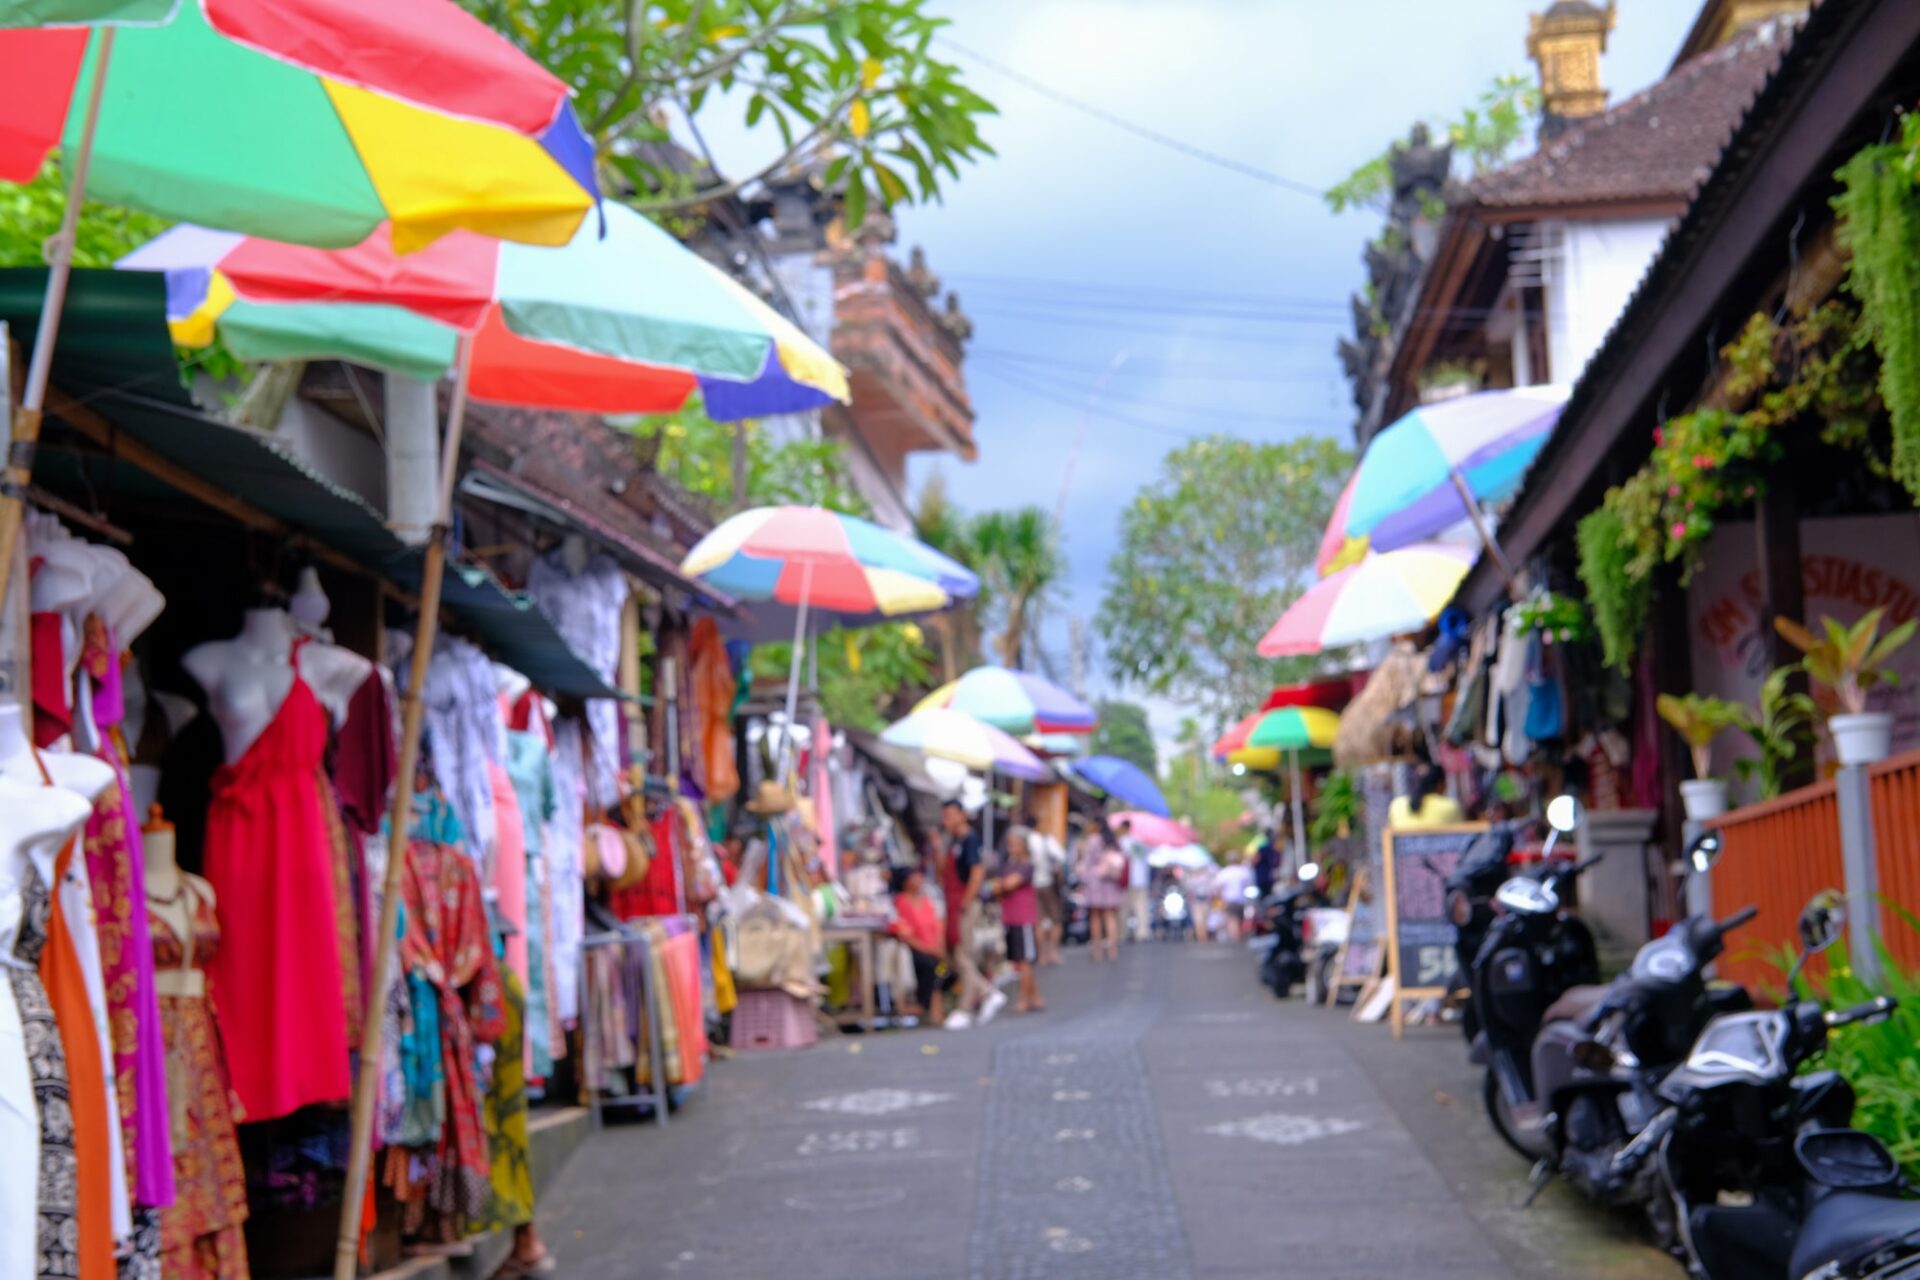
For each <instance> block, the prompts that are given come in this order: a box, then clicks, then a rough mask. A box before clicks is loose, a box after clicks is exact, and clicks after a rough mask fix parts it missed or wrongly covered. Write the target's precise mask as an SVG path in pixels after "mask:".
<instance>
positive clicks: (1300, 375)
mask: <svg viewBox="0 0 1920 1280" xmlns="http://www.w3.org/2000/svg"><path fill="white" fill-rule="evenodd" d="M980 357H985V358H987V359H990V360H994V361H1010V362H1012V363H1014V364H1022V365H1033V366H1035V367H1036V368H1040V369H1049V370H1058V371H1059V372H1062V373H1078V374H1085V375H1087V376H1088V377H1097V376H1099V375H1100V374H1102V373H1105V372H1106V371H1107V370H1106V366H1104V365H1097V364H1081V363H1078V362H1076V361H1072V360H1056V359H1054V358H1053V357H1051V356H1040V355H1034V354H1032V353H1031V352H1027V351H1014V350H1011V349H1010V348H1006V347H980V346H969V347H968V348H967V358H968V359H970V360H971V359H976V358H980ZM1136 363H1138V364H1147V365H1152V364H1155V363H1158V364H1159V365H1161V366H1162V367H1160V368H1152V367H1148V368H1134V367H1132V366H1133V365H1135V364H1136ZM1323 363H1324V362H1323ZM1113 375H1114V376H1115V377H1123V378H1154V379H1160V380H1165V381H1169V382H1180V381H1191V380H1197V379H1204V380H1206V381H1208V382H1254V383H1270V384H1281V383H1294V384H1297V383H1301V382H1321V381H1324V380H1326V379H1327V378H1329V377H1332V376H1333V373H1332V371H1331V370H1322V371H1320V372H1318V373H1308V372H1306V371H1304V370H1302V371H1299V372H1296V373H1292V374H1288V373H1282V372H1271V373H1257V372H1250V371H1249V369H1248V366H1247V365H1245V364H1227V363H1218V364H1216V363H1200V362H1196V361H1190V360H1171V361H1158V362H1154V361H1139V360H1136V359H1134V358H1133V357H1131V356H1130V357H1129V358H1128V362H1127V366H1126V367H1124V368H1120V369H1115V370H1113Z"/></svg>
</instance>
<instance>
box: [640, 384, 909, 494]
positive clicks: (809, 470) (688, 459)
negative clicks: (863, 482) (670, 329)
mask: <svg viewBox="0 0 1920 1280" xmlns="http://www.w3.org/2000/svg"><path fill="white" fill-rule="evenodd" d="M740 429H743V430H744V431H745V432H746V438H747V504H748V505H749V506H765V505H768V504H772V503H783V502H793V503H800V504H802V505H811V506H819V507H830V508H832V509H833V510H835V511H845V512H847V513H848V514H850V515H859V516H864V515H869V514H871V510H870V508H869V507H868V505H867V500H866V498H865V497H864V496H862V495H861V493H860V491H859V489H857V488H855V487H854V483H853V474H852V472H851V471H850V470H849V469H848V467H847V461H846V455H845V453H844V452H843V451H842V447H841V445H840V443H839V442H838V441H836V440H825V439H821V440H816V439H813V438H811V437H809V436H791V437H784V438H778V439H776V438H775V437H774V435H773V434H772V433H770V432H769V431H767V430H766V428H765V427H764V426H762V425H761V424H760V423H758V422H747V423H744V424H735V423H731V422H715V421H714V420H713V419H712V418H709V417H708V416H707V415H706V413H705V411H704V410H702V409H700V408H698V407H697V406H689V407H687V408H685V409H681V410H680V411H679V412H677V413H666V414H651V415H648V416H647V417H644V418H636V419H634V420H633V421H632V423H631V424H630V425H629V430H630V431H631V432H632V433H633V436H634V438H635V440H636V441H638V442H639V443H640V445H641V447H642V448H645V449H648V450H651V451H652V455H653V469H654V471H655V472H656V473H658V474H659V475H660V476H662V477H664V478H665V479H667V480H671V481H672V482H673V483H674V484H676V485H678V486H680V488H681V489H683V490H685V491H686V492H688V493H690V494H693V495H694V496H695V497H698V498H701V499H703V500H705V501H706V502H707V503H708V504H709V505H711V506H712V507H713V508H714V509H716V510H726V509H728V508H730V507H732V505H733V442H734V433H735V431H736V430H740Z"/></svg>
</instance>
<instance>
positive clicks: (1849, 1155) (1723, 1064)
mask: <svg viewBox="0 0 1920 1280" xmlns="http://www.w3.org/2000/svg"><path fill="white" fill-rule="evenodd" d="M1839 904H1840V895H1839V894H1837V893H1835V892H1833V891H1832V890H1828V891H1826V892H1825V893H1822V894H1818V895H1816V896H1815V897H1814V899H1813V901H1811V902H1810V903H1808V904H1807V909H1806V911H1805V912H1803V913H1802V914H1801V917H1800V935H1801V939H1802V944H1803V950H1802V952H1801V955H1800V957H1799V959H1798V960H1797V961H1796V963H1795V965H1794V969H1793V973H1792V974H1791V975H1789V978H1788V989H1789V990H1794V989H1795V988H1794V981H1795V979H1797V977H1798V975H1799V971H1800V969H1801V967H1802V966H1803V965H1804V964H1805V963H1806V960H1807V958H1808V957H1809V956H1811V955H1813V954H1815V953H1818V952H1820V951H1823V950H1825V949H1826V948H1827V947H1830V946H1832V945H1833V943H1834V942H1835V941H1836V940H1837V939H1838V938H1839V936H1840V933H1841V930H1842V928H1843V925H1844V916H1843V912H1842V911H1841V908H1840V905H1839ZM1894 1008H1895V1004H1894V1002H1893V1001H1892V1000H1890V999H1887V998H1885V997H1881V998H1879V999H1876V1000H1871V1001H1868V1002H1867V1003H1865V1004H1862V1005H1858V1006H1856V1007H1854V1008H1851V1009H1846V1010H1842V1011H1838V1012H1831V1013H1830V1012H1828V1011H1827V1010H1825V1009H1824V1008H1822V1007H1821V1005H1820V1004H1819V1003H1818V1002H1816V1001H1812V1000H1797V1001H1794V1002H1792V1003H1790V1004H1788V1005H1787V1006H1786V1007H1785V1008H1782V1009H1778V1010H1772V1011H1767V1012H1757V1013H1756V1012H1744V1013H1729V1014H1722V1015H1721V1016H1719V1017H1716V1018H1714V1019H1713V1020H1712V1021H1711V1022H1709V1023H1708V1024H1707V1027H1706V1029H1705V1030H1704V1031H1703V1032H1702V1033H1701V1034H1700V1038H1699V1040H1698V1041H1697V1042H1695V1044H1694V1046H1693V1049H1692V1052H1691V1053H1690V1054H1689V1055H1688V1056H1687V1059H1686V1061H1685V1062H1684V1063H1682V1064H1681V1065H1680V1066H1679V1067H1676V1068H1675V1069H1674V1070H1673V1071H1672V1072H1671V1073H1670V1074H1669V1075H1668V1076H1667V1078H1666V1080H1665V1081H1664V1082H1662V1084H1661V1085H1660V1087H1659V1090H1658V1093H1659V1097H1660V1098H1661V1100H1662V1101H1663V1102H1665V1103H1666V1104H1667V1106H1666V1109H1665V1110H1663V1111H1661V1112H1660V1113H1659V1114H1658V1115H1656V1116H1655V1117H1654V1118H1653V1119H1652V1120H1651V1121H1650V1122H1649V1123H1648V1125H1647V1126H1646V1128H1645V1129H1644V1130H1642V1131H1641V1133H1640V1135H1639V1136H1638V1137H1636V1138H1635V1139H1634V1141H1633V1142H1632V1143H1631V1144H1629V1145H1628V1146H1627V1147H1626V1148H1625V1149H1623V1150H1622V1151H1621V1152H1620V1154H1619V1156H1618V1157H1617V1158H1616V1160H1615V1163H1616V1165H1618V1166H1619V1169H1620V1172H1621V1173H1622V1175H1623V1176H1632V1175H1633V1174H1635V1173H1636V1172H1637V1171H1638V1170H1639V1169H1640V1168H1641V1167H1642V1166H1643V1165H1644V1166H1651V1167H1653V1168H1655V1169H1657V1171H1658V1174H1659V1181H1660V1185H1661V1188H1662V1189H1663V1190H1664V1193H1665V1195H1666V1196H1667V1198H1668V1203H1669V1204H1670V1206H1671V1215H1672V1220H1673V1221H1674V1222H1675V1223H1676V1224H1677V1226H1678V1228H1679V1229H1678V1230H1677V1231H1676V1232H1675V1239H1674V1241H1673V1244H1672V1248H1673V1252H1674V1253H1675V1254H1676V1255H1677V1256H1678V1257H1679V1258H1680V1260H1681V1261H1682V1262H1684V1263H1685V1264H1686V1266H1687V1272H1688V1274H1689V1275H1690V1276H1691V1277H1693V1280H1776V1278H1777V1280H1867V1278H1868V1277H1879V1278H1881V1280H1892V1278H1893V1277H1906V1278H1908V1280H1912V1278H1913V1277H1920V1202H1915V1201H1912V1200H1907V1199H1903V1198H1901V1193H1902V1191H1903V1190H1904V1189H1905V1188H1903V1186H1902V1183H1901V1177H1900V1169H1899V1166H1898V1165H1897V1164H1896V1163H1895V1161H1894V1159H1893V1156H1892V1153H1890V1152H1889V1151H1888V1150H1887V1149H1886V1147H1885V1145H1883V1144H1882V1143H1881V1142H1880V1140H1879V1139H1878V1138H1875V1137H1873V1136H1872V1135H1870V1134H1865V1133H1861V1132H1860V1131H1858V1130H1856V1129H1853V1128H1851V1127H1850V1126H1851V1123H1852V1119H1853V1106H1854V1095H1853V1089H1852V1087H1851V1086H1850V1085H1849V1084H1848V1083H1847V1081H1846V1080H1845V1079H1843V1078H1842V1077H1841V1076H1840V1075H1839V1074H1838V1073H1837V1072H1833V1071H1816V1072H1812V1073H1807V1074H1802V1073H1801V1071H1800V1068H1801V1067H1802V1066H1803V1065H1804V1064H1806V1063H1808V1062H1810V1061H1812V1060H1813V1059H1815V1058H1817V1057H1818V1056H1819V1055H1820V1054H1821V1052H1823V1051H1824V1050H1825V1049H1826V1046H1827V1035H1828V1032H1829V1031H1830V1030H1832V1029H1834V1028H1837V1027H1844V1026H1847V1025H1849V1024H1852V1023H1858V1022H1877V1021H1880V1020H1882V1019H1884V1018H1886V1017H1888V1016H1889V1015H1890V1014H1892V1013H1893V1011H1894Z"/></svg>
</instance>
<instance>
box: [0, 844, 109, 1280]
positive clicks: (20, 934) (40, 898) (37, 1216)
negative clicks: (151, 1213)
mask: <svg viewBox="0 0 1920 1280" xmlns="http://www.w3.org/2000/svg"><path fill="white" fill-rule="evenodd" d="M22 862H23V866H22V868H21V878H20V885H19V890H18V895H19V896H18V910H19V919H18V925H17V931H15V932H14V936H13V947H12V952H11V955H12V960H13V963H11V964H9V965H8V966H7V977H8V979H9V981H10V984H11V986H12V988H13V1003H14V1006H15V1008H16V1009H17V1011H18V1016H19V1019H20V1027H21V1038H22V1040H23V1041H24V1043H25V1046H26V1064H27V1069H28V1072H29V1075H30V1077H31V1080H32V1088H33V1108H34V1112H35V1117H36V1121H37V1131H38V1133H39V1161H38V1184H39V1185H38V1191H37V1195H36V1196H34V1197H31V1198H29V1200H28V1203H29V1204H31V1205H34V1206H35V1208H34V1220H35V1226H34V1232H35V1235H36V1238H37V1244H36V1248H35V1255H36V1256H35V1262H34V1270H33V1275H34V1276H35V1277H38V1278H39V1280H50V1278H51V1277H61V1278H62V1280H64V1278H65V1277H71V1276H78V1275H79V1274H80V1254H81V1248H80V1225H79V1218H80V1190H79V1181H78V1164H77V1160H76V1156H75V1147H76V1142H75V1134H74V1123H73V1094H72V1089H71V1086H70V1084H69V1082H68V1077H67V1056H66V1050H65V1047H64V1043H63V1041H62V1039H61V1036H60V1025H59V1020H58V1018H57V1017H56V1016H55V1014H54V1009H53V1000H52V997H51V995H50V993H49V992H48V990H47V987H46V984H45V982H44V981H43V980H42V979H41V976H40V964H41V961H42V959H43V957H44V956H45V954H46V945H47V942H48V934H49V931H50V929H51V927H52V919H53V893H52V890H51V888H50V887H49V886H50V877H49V876H47V875H46V874H44V873H43V872H42V871H41V868H40V866H39V865H38V859H36V858H34V857H33V856H31V855H28V856H26V857H24V858H23V859H22ZM103 1225H104V1221H103ZM112 1252H113V1242H112V1240H111V1239H110V1238H109V1239H108V1241H107V1253H108V1257H109V1260H110V1259H111V1257H112Z"/></svg>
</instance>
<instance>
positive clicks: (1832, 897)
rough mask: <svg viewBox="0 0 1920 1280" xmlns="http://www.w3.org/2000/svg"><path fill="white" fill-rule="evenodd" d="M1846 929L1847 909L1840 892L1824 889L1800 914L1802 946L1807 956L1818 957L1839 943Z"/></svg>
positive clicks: (1814, 896)
mask: <svg viewBox="0 0 1920 1280" xmlns="http://www.w3.org/2000/svg"><path fill="white" fill-rule="evenodd" d="M1846 927H1847V908H1846V903H1845V901H1844V900H1843V899H1842V898H1841V897H1840V894H1839V891H1838V890H1835V889H1822V890H1821V891H1820V892H1819V893H1816V894H1814V895H1813V897H1812V898H1811V899H1810V900H1809V901H1808V902H1807V906H1806V909H1805V910H1804V911H1802V912H1801V913H1800V945H1801V946H1802V947H1805V948H1806V950H1807V954H1809V955H1818V954H1820V953H1821V952H1822V951H1825V950H1826V949H1827V948H1828V947H1830V946H1832V945H1833V944H1834V943H1836V942H1838V941H1839V940H1840V934H1841V933H1842V932H1843V931H1844V930H1845V929H1846Z"/></svg>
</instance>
